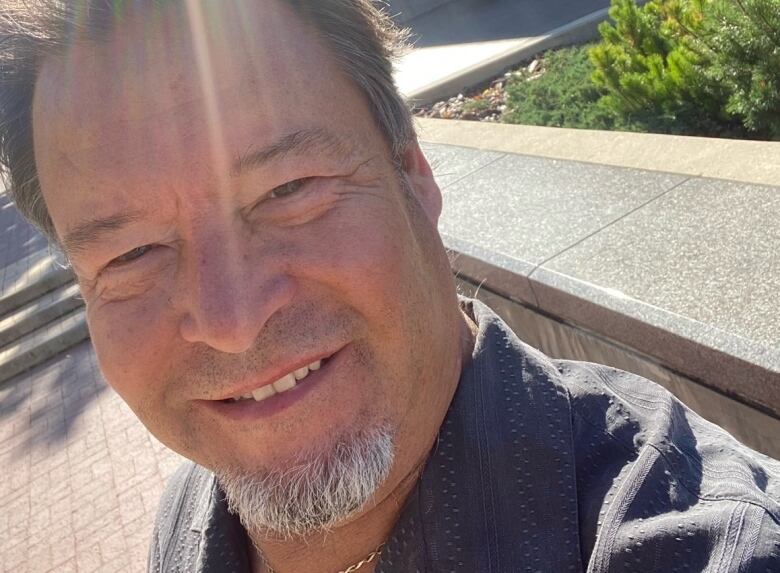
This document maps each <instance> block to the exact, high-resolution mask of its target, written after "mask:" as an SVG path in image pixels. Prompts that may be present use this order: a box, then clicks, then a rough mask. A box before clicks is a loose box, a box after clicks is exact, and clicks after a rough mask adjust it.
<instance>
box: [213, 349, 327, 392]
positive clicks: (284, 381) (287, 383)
mask: <svg viewBox="0 0 780 573" xmlns="http://www.w3.org/2000/svg"><path fill="white" fill-rule="evenodd" d="M332 356H333V355H331V356H327V357H325V358H321V359H318V360H315V361H313V362H310V363H308V364H305V365H303V366H300V367H298V368H296V369H294V370H291V371H289V372H287V373H286V374H285V375H284V376H282V377H281V378H279V379H278V380H276V381H275V382H273V383H271V384H265V385H263V386H260V387H258V388H255V389H253V390H251V391H250V392H247V393H245V394H242V395H240V396H231V397H230V398H226V399H224V400H220V402H222V403H227V404H232V403H234V402H250V403H251V402H263V401H264V400H268V399H269V398H271V397H273V396H276V395H277V394H284V393H285V392H289V391H290V390H292V389H294V388H296V387H298V386H299V385H301V384H305V383H306V381H307V379H308V378H309V376H310V375H311V373H313V372H317V371H318V370H320V369H321V368H322V367H324V366H325V365H326V364H327V363H328V361H329V360H330V359H331V358H332Z"/></svg>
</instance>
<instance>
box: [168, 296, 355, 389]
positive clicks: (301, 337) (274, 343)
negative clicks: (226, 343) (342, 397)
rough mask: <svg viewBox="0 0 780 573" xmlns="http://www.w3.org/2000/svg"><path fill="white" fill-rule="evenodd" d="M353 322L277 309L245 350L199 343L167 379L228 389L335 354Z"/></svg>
mask: <svg viewBox="0 0 780 573" xmlns="http://www.w3.org/2000/svg"><path fill="white" fill-rule="evenodd" d="M355 322H356V321H355V316H354V315H353V313H351V312H349V311H346V310H342V311H339V312H335V313H334V312H323V309H322V308H321V307H320V306H318V305H313V304H308V305H305V306H300V307H297V308H296V309H290V310H285V311H280V312H279V313H278V314H277V315H274V316H273V317H271V319H270V320H269V321H268V322H267V323H266V324H264V325H262V328H260V329H259V332H258V336H257V338H256V340H255V342H254V344H253V345H252V347H251V348H250V349H249V350H247V351H245V352H243V353H241V354H228V353H225V352H221V351H219V350H216V349H215V348H212V347H211V346H208V345H207V344H204V343H198V344H196V345H193V347H192V349H191V352H190V353H189V355H188V356H187V357H186V359H185V360H183V361H182V362H181V363H180V364H179V365H178V366H177V367H176V368H175V371H172V372H171V373H170V375H169V378H170V381H171V382H172V383H173V384H174V386H173V387H179V386H180V385H182V384H183V385H186V386H187V387H189V388H197V387H199V386H204V385H208V386H209V387H210V388H211V389H213V388H215V387H217V388H218V387H220V386H225V387H227V386H229V385H231V384H232V383H235V382H236V381H238V380H243V379H246V378H248V377H251V376H252V375H253V374H256V373H258V372H262V371H263V370H266V369H268V368H270V367H271V366H273V365H275V364H279V363H287V362H290V361H293V360H296V359H298V358H300V357H302V356H310V355H314V354H317V353H323V352H335V351H336V350H338V349H339V348H341V347H342V346H344V345H345V344H346V343H347V342H349V340H350V338H351V334H352V335H354V324H355Z"/></svg>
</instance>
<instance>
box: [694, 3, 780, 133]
mask: <svg viewBox="0 0 780 573" xmlns="http://www.w3.org/2000/svg"><path fill="white" fill-rule="evenodd" d="M694 45H695V47H696V48H697V49H698V50H699V51H700V52H701V53H703V54H706V56H707V58H708V60H709V61H710V65H709V66H708V67H707V68H706V69H705V70H704V73H705V75H706V77H707V78H709V79H710V80H711V81H712V82H714V83H717V84H718V85H721V86H723V87H724V88H725V89H726V90H727V92H728V98H727V103H726V106H725V109H726V111H727V112H728V113H731V114H733V115H735V116H737V117H739V118H741V120H742V121H743V123H744V125H745V126H746V127H747V128H748V129H750V130H751V131H754V132H757V133H759V134H761V133H765V134H766V135H768V136H769V137H771V138H773V139H780V0H718V1H716V2H713V3H712V6H711V9H710V11H709V12H708V13H707V18H706V19H705V22H704V25H703V27H702V31H701V34H700V35H699V36H698V37H697V38H696V41H695V44H694Z"/></svg>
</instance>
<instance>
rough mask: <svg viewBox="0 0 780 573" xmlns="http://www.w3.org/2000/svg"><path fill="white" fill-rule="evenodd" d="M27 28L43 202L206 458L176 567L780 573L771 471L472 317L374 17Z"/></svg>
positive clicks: (224, 7) (29, 162) (10, 152)
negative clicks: (450, 261)
mask: <svg viewBox="0 0 780 573" xmlns="http://www.w3.org/2000/svg"><path fill="white" fill-rule="evenodd" d="M3 10H4V15H3V24H2V26H3V32H2V34H3V36H4V42H3V48H2V50H3V51H2V55H0V58H2V64H0V74H2V77H1V78H0V81H1V82H2V83H1V84H0V97H1V99H0V109H1V111H0V114H1V115H0V123H1V124H2V158H3V163H4V164H5V165H6V167H7V169H8V172H9V175H10V180H11V184H12V187H11V189H12V193H14V197H15V199H16V202H17V205H18V206H19V208H20V209H21V210H22V211H23V212H24V213H25V214H26V215H27V216H28V217H29V218H31V219H32V220H33V221H35V222H36V223H37V224H38V225H39V226H40V227H41V228H42V229H44V230H45V231H46V232H47V233H48V234H49V236H50V237H51V238H52V240H53V241H55V242H56V243H57V244H58V245H59V246H61V248H62V249H63V250H64V252H65V253H66V255H67V256H68V258H69V260H70V261H71V263H72V266H73V269H74V271H75V273H76V275H77V277H78V280H79V284H80V286H81V289H82V292H83V294H84V299H85V301H86V305H87V313H88V319H89V326H90V331H91V334H92V340H93V343H94V346H95V350H96V353H97V356H98V359H99V363H100V366H101V369H102V371H103V373H104V374H105V376H106V379H107V380H108V381H109V383H110V384H111V385H112V387H113V388H114V389H115V390H116V391H117V392H119V394H120V395H121V396H122V397H123V398H124V399H125V400H126V401H127V403H128V404H129V405H130V406H131V407H132V409H133V410H134V412H135V413H136V414H137V415H138V417H139V418H140V419H141V421H142V422H143V423H144V424H145V425H146V426H147V427H148V428H149V430H150V431H152V433H153V434H154V435H155V436H156V437H157V438H159V439H160V440H161V441H163V442H164V443H165V444H167V445H168V446H169V447H171V448H172V449H174V450H176V451H177V452H179V453H181V454H182V455H184V456H186V457H187V458H189V459H191V460H193V462H194V463H192V464H187V465H186V466H185V467H183V468H182V469H181V470H180V471H179V473H178V474H177V475H176V476H175V478H174V479H173V481H172V483H171V484H170V486H169V488H168V491H167V493H166V495H165V496H164V498H163V500H162V501H161V506H160V510H159V516H158V521H157V527H156V530H155V533H154V539H153V544H152V549H151V554H150V569H151V570H154V571H165V572H169V571H237V572H246V571H254V572H269V571H276V572H278V573H286V572H296V573H306V572H332V571H350V572H352V571H356V570H360V571H361V572H362V571H381V572H391V571H393V572H406V571H458V572H460V571H463V572H482V571H486V572H487V571H492V572H498V571H545V572H547V571H549V572H557V571H584V570H586V569H587V571H594V572H595V571H599V572H601V571H664V572H667V571H703V570H707V571H778V570H780V549H779V548H778V539H779V538H780V537H779V536H780V526H779V525H778V523H779V521H780V504H778V497H780V496H778V487H779V486H778V484H779V483H780V481H779V480H780V468H779V467H778V464H777V463H776V462H774V461H772V460H770V459H768V458H766V457H763V456H761V455H759V454H756V453H754V452H751V451H750V450H748V449H746V448H744V447H743V446H740V445H739V444H737V443H736V442H735V441H734V440H732V439H731V438H730V437H729V436H728V435H726V434H725V433H724V432H722V431H721V430H719V429H717V428H715V427H714V426H712V425H709V424H707V423H706V422H704V421H702V420H701V419H699V418H698V417H697V416H695V415H694V414H692V413H691V412H690V411H688V410H687V409H685V408H684V407H683V406H682V405H681V404H680V403H679V402H677V401H676V400H675V399H673V398H672V397H671V396H670V395H669V394H667V393H666V392H665V391H663V390H661V389H660V388H658V387H657V386H655V385H652V384H651V383H649V382H647V381H644V380H641V379H639V378H637V377H635V376H632V375H629V374H626V373H621V372H617V371H614V370H611V369H608V368H605V367H600V366H595V365H588V364H580V363H570V362H562V361H551V360H549V359H547V358H546V357H544V356H542V355H540V354H539V353H538V352H536V351H535V350H533V349H530V348H528V347H526V346H525V345H523V343H522V342H520V341H519V340H518V339H517V338H516V336H515V335H514V334H513V333H512V332H511V331H510V330H509V329H508V328H507V326H506V325H505V324H504V323H503V322H501V321H500V319H498V318H497V317H496V316H495V315H494V314H493V313H492V312H491V311H490V310H489V309H487V308H486V307H484V306H483V305H481V304H479V303H478V302H475V301H469V300H465V299H464V300H460V301H459V300H458V298H457V295H456V290H455V287H454V283H453V279H452V276H451V272H450V268H449V265H448V259H447V256H446V252H445V249H444V247H443V245H442V243H441V240H440V238H439V235H438V233H437V231H436V224H437V220H438V216H439V213H440V210H441V195H440V193H439V190H438V188H437V186H436V183H435V182H434V179H433V177H432V174H431V170H430V168H429V166H428V164H427V163H426V161H425V158H424V157H423V154H422V153H421V151H420V148H419V146H418V144H417V142H416V139H415V137H414V133H413V128H412V124H411V119H410V116H409V113H408V111H407V110H406V109H405V107H404V104H403V101H402V100H401V98H400V97H399V96H398V94H397V92H396V91H395V88H394V87H393V84H392V77H391V66H390V61H389V58H390V56H391V55H392V43H393V41H394V39H395V36H394V32H393V29H392V27H391V26H390V24H389V22H388V21H387V19H386V18H384V17H383V16H381V15H380V14H379V13H378V12H377V11H376V10H375V9H374V8H373V7H372V5H371V4H370V3H369V2H368V1H366V0H286V1H285V0H253V1H250V0H245V1H239V0H236V1H224V2H219V3H215V2H206V1H198V0H186V1H176V0H169V1H158V2H151V1H137V2H126V3H122V2H118V3H117V2H113V3H108V2H102V1H101V2H88V1H80V2H64V3H63V2H58V3H55V2H44V1H39V2H19V3H11V5H10V6H9V7H7V8H4V9H3Z"/></svg>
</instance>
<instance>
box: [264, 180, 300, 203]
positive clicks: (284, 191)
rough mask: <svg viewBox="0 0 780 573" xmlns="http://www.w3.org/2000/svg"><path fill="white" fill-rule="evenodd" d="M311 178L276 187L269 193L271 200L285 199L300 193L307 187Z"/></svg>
mask: <svg viewBox="0 0 780 573" xmlns="http://www.w3.org/2000/svg"><path fill="white" fill-rule="evenodd" d="M309 179H310V178H304V179H296V180H294V181H288V182H287V183H285V184H284V185H279V186H278V187H274V188H273V189H272V190H271V193H269V197H270V198H271V199H283V198H285V197H288V196H290V195H292V194H293V193H295V192H297V191H300V190H301V188H302V187H303V186H304V185H306V183H307V182H308V181H309Z"/></svg>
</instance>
